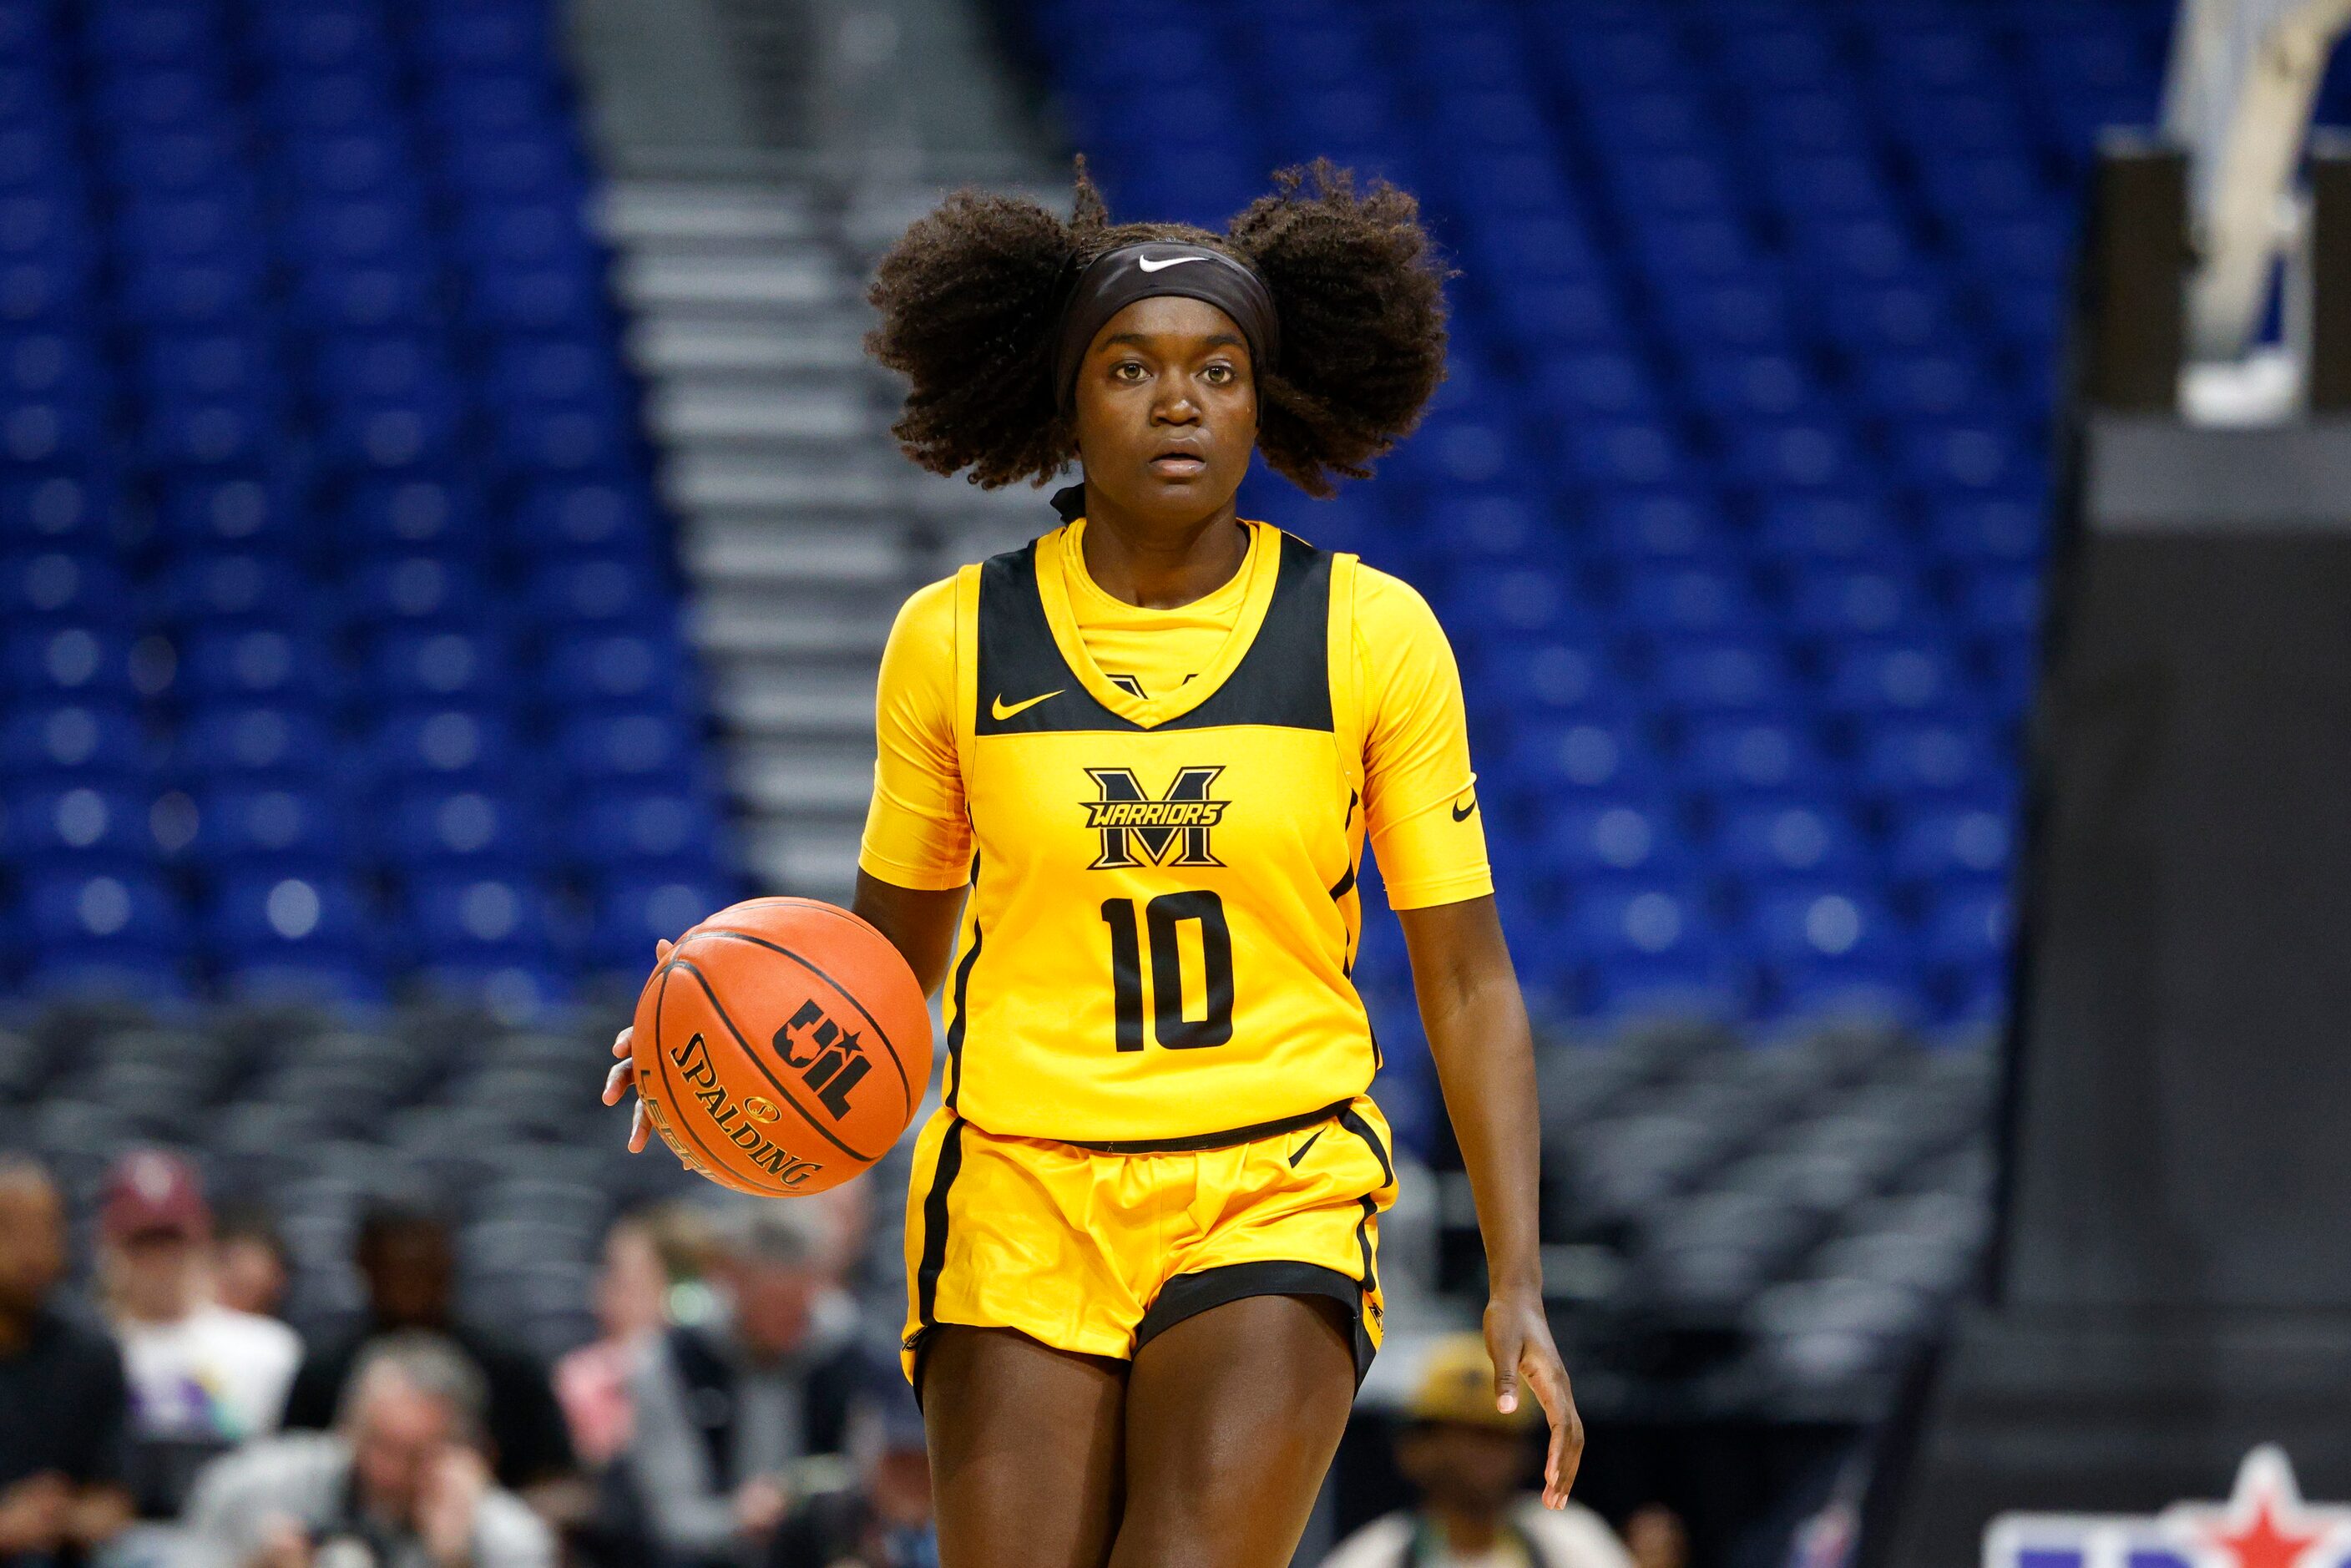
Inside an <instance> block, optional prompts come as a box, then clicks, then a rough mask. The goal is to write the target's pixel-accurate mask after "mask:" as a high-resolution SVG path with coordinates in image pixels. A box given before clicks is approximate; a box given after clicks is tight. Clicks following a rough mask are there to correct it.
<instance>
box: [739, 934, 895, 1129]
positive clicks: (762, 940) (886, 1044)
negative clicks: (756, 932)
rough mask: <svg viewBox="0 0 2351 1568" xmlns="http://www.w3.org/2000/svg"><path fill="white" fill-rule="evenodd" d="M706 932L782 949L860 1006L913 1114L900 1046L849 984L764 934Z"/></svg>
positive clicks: (777, 950) (861, 1015)
mask: <svg viewBox="0 0 2351 1568" xmlns="http://www.w3.org/2000/svg"><path fill="white" fill-rule="evenodd" d="M703 935H704V936H724V937H725V938H726V940H728V941H729V942H748V943H750V944H751V945H752V946H755V947H765V948H766V949H767V950H768V952H770V953H780V954H782V955H783V956H785V957H787V958H789V959H790V960H791V961H792V962H793V963H795V964H798V965H799V967H801V968H803V969H806V970H807V971H808V972H809V973H810V974H811V975H814V976H815V977H817V978H818V979H820V980H822V981H823V982H824V983H825V984H826V985H828V986H831V988H833V991H834V993H835V994H836V995H838V996H841V997H845V998H848V1001H849V1005H850V1006H851V1007H852V1008H855V1009H857V1016H858V1017H859V1018H862V1019H864V1020H865V1022H866V1024H867V1026H868V1027H870V1028H871V1029H872V1030H873V1032H874V1034H875V1035H876V1036H878V1037H880V1039H881V1041H882V1049H883V1050H884V1051H888V1052H889V1053H890V1065H891V1066H892V1067H893V1069H895V1070H896V1071H897V1074H898V1089H899V1092H901V1093H902V1094H904V1097H905V1101H906V1114H908V1115H909V1116H911V1115H913V1114H914V1085H913V1084H912V1083H911V1082H908V1081H907V1078H906V1067H905V1064H904V1062H902V1061H899V1060H898V1048H897V1047H896V1046H895V1045H893V1044H892V1043H891V1042H890V1031H889V1030H885V1029H883V1027H882V1026H881V1024H880V1023H878V1022H876V1021H875V1020H874V1017H873V1015H872V1013H869V1012H867V1011H866V1010H865V1004H864V1003H863V1002H861V1001H859V1000H858V999H857V998H856V997H855V996H853V995H852V994H851V993H850V991H849V990H848V989H847V988H845V987H843V986H842V985H841V982H840V981H838V980H836V979H834V978H833V977H831V975H828V974H826V973H825V972H824V971H823V970H822V969H820V968H818V967H816V966H815V965H814V964H811V963H810V962H809V961H808V960H807V959H806V958H803V957H801V956H799V954H798V953H795V952H793V951H792V950H791V949H790V948H789V947H785V946H779V945H778V944H776V943H773V942H770V941H768V939H767V938H766V937H765V936H752V935H751V934H750V933H749V932H747V931H730V930H727V929H726V927H724V926H721V927H720V928H719V929H717V930H716V931H705V932H704V933H703ZM891 951H892V952H893V953H894V952H896V951H897V949H896V948H894V947H893V948H892V949H891Z"/></svg>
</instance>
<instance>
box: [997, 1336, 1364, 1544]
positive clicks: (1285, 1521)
mask: <svg viewBox="0 0 2351 1568" xmlns="http://www.w3.org/2000/svg"><path fill="white" fill-rule="evenodd" d="M1354 1402H1355V1351H1354V1325H1353V1322H1350V1321H1349V1320H1348V1317H1347V1314H1346V1312H1345V1311H1344V1309H1343V1308H1342V1307H1341V1306H1340V1305H1339V1304H1338V1303H1337V1302H1335V1301H1328V1300H1324V1299H1322V1298H1319V1297H1306V1296H1245V1297H1243V1298H1242V1299H1241V1300H1239V1301H1228V1302H1227V1303H1225V1304H1224V1305H1222V1306H1218V1307H1211V1308H1209V1309H1208V1310H1207V1311H1206V1312H1200V1313H1197V1314H1196V1315H1195V1316H1192V1317H1188V1318H1186V1319H1185V1320H1183V1321H1182V1322H1178V1323H1176V1324H1175V1325H1174V1326H1173V1327H1171V1328H1169V1329H1167V1330H1166V1331H1165V1332H1164V1333H1160V1334H1158V1335H1157V1336H1156V1337H1155V1338H1154V1339H1152V1340H1151V1341H1150V1343H1147V1344H1145V1345H1144V1346H1143V1348H1142V1349H1141V1350H1140V1351H1138V1352H1137V1353H1136V1354H1135V1358H1134V1368H1133V1370H1132V1371H1131V1372H1130V1373H1129V1374H1128V1375H1127V1385H1126V1499H1125V1509H1124V1511H1123V1515H1122V1517H1121V1520H1120V1523H1119V1529H1118V1540H1117V1543H1116V1544H1115V1545H1114V1546H1113V1548H1112V1551H1111V1555H1110V1563H1111V1565H1112V1568H1191V1565H1194V1564H1196V1565H1198V1568H1285V1565H1286V1564H1287V1563H1289V1562H1290V1553H1291V1552H1294V1551H1295V1550H1296V1549H1297V1546H1298V1538H1299V1536H1300V1535H1301V1533H1302V1532H1303V1531H1305V1529H1306V1521H1307V1516H1308V1515H1309V1514H1311V1512H1312V1511H1313V1509H1314V1499H1315V1495H1316V1493H1317V1492H1318V1491H1320V1490H1321V1489H1322V1477H1323V1474H1324V1472H1325V1471H1327V1470H1328V1469H1330V1468H1331V1458H1332V1455H1334V1454H1336V1453H1337V1452H1338V1451H1339V1438H1340V1437H1341V1436H1342V1435H1343V1433H1344V1432H1345V1430H1346V1427H1347V1413H1348V1411H1349V1410H1350V1409H1351V1408H1353V1405H1354ZM958 1568H960V1565H958Z"/></svg>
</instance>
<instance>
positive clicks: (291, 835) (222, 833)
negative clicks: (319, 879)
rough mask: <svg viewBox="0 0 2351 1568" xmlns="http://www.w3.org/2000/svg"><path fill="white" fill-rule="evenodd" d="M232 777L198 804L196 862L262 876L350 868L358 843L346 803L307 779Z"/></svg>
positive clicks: (191, 844) (191, 847) (191, 845)
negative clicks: (268, 871) (267, 870)
mask: <svg viewBox="0 0 2351 1568" xmlns="http://www.w3.org/2000/svg"><path fill="white" fill-rule="evenodd" d="M233 779H234V776H233V775H232V776H229V778H228V779H225V780H224V782H222V783H221V784H219V785H216V786H215V787H214V788H212V789H207V790H205V791H204V793H203V794H202V795H201V796H199V797H198V798H197V799H196V800H194V801H193V802H192V804H193V819H192V820H193V832H192V833H191V834H190V836H189V839H188V842H187V844H186V853H187V854H188V855H189V856H190V857H191V858H193V859H194V860H196V861H198V862H203V863H204V864H206V865H209V866H212V867H214V868H215V869H217V870H220V871H225V872H235V873H239V874H245V875H258V874H261V873H262V868H264V867H267V868H271V869H273V870H278V871H283V872H286V873H314V874H317V873H327V874H331V873H336V872H339V871H346V870H348V869H349V868H350V866H351V864H352V863H353V861H354V858H355V856H356V853H357V851H358V844H357V842H356V840H355V837H354V834H353V822H352V820H351V817H350V814H349V813H348V811H347V810H346V808H345V806H344V805H343V803H342V801H341V800H340V799H339V798H338V797H337V796H336V795H335V794H334V793H333V792H332V791H331V790H330V789H327V788H323V787H321V786H319V785H318V784H315V783H311V782H308V781H294V780H288V781H287V782H286V783H283V784H263V785H256V784H252V783H245V782H237V781H233Z"/></svg>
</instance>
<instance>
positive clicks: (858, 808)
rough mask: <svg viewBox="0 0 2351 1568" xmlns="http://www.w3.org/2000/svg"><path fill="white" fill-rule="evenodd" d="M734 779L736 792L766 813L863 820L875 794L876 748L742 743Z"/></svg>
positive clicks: (731, 772)
mask: <svg viewBox="0 0 2351 1568" xmlns="http://www.w3.org/2000/svg"><path fill="white" fill-rule="evenodd" d="M729 776H730V778H731V779H732V781H733V783H734V786H735V792H736V793H737V795H740V796H741V797H742V798H743V799H744V800H747V801H748V802H749V803H751V804H752V805H753V806H755V807H757V808H758V809H759V810H763V811H820V812H827V811H829V812H831V813H833V814H835V815H840V816H847V815H850V814H852V813H855V814H859V815H862V814H863V812H864V810H865V806H866V802H867V801H868V800H871V799H872V795H873V746H872V741H871V740H868V741H867V742H866V743H865V745H864V746H863V747H862V748H860V749H856V750H851V749H849V748H847V747H820V746H814V745H810V744H809V743H806V742H802V741H739V742H737V745H736V747H735V762H734V767H733V768H731V769H730V770H729Z"/></svg>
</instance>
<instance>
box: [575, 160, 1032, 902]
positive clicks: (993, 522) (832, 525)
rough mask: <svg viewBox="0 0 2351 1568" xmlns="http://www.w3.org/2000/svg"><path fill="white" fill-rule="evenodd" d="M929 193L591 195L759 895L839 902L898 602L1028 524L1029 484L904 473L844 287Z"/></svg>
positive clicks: (813, 190)
mask: <svg viewBox="0 0 2351 1568" xmlns="http://www.w3.org/2000/svg"><path fill="white" fill-rule="evenodd" d="M935 195H936V193H935V190H925V189H921V188H903V189H901V188H883V189H872V188H868V189H866V190H865V191H863V192H862V193H860V194H857V195H854V196H852V197H850V198H847V199H843V198H842V197H841V196H839V195H838V194H835V193H832V192H831V191H830V190H829V189H828V188H827V187H825V186H823V185H820V184H819V183H815V182H791V181H786V180H776V179H770V180H766V181H761V182H758V183H735V182H726V181H711V180H698V181H679V180H637V181H624V182H622V183H618V184H616V185H615V186H613V187H612V188H611V192H610V193H609V195H608V196H607V198H606V200H605V203H604V206H603V214H602V222H603V226H604V230H605V232H606V234H607V235H608V237H609V238H610V240H611V243H612V245H613V246H614V247H615V249H616V251H617V252H618V253H619V255H620V256H621V258H622V259H621V263H620V266H619V268H618V272H617V284H618V287H619V289H620V291H621V293H622V299H623V303H624V304H625V305H626V306H627V307H628V308H629V309H630V311H631V313H632V316H633V318H634V324H633V326H632V329H631V332H630V338H629V342H630V350H631V353H632V357H633V359H634V361H635V363H636V365H637V367H638V369H639V371H640V372H641V373H642V374H643V377H644V378H645V382H646V385H647V393H648V406H647V417H648V421H649V423H650V425H651V428H652V431H653V435H654V437H655V438H656V440H657V441H658V442H659V443H660V444H661V445H662V447H663V449H664V475H663V483H664V489H665V491H666V494H667V498H668V500H669V502H670V504H671V506H672V507H673V508H674V510H675V512H676V513H677V515H678V517H679V518H680V523H681V528H682V535H681V539H680V548H681V550H682V553H683V556H684V563H685V565H686V568H687V570H688V571H689V573H690V575H691V577H692V578H693V580H694V581H695V611H694V616H695V621H694V634H695V639H696V642H697V643H698V645H699V647H700V650H701V653H702V657H703V660H704V664H705V671H706V672H707V676H708V679H709V681H710V683H711V695H712V699H713V706H714V708H715V710H716V714H717V716H718V718H719V721H720V723H721V724H722V725H723V726H725V727H726V730H727V731H728V737H727V738H728V752H727V755H728V764H729V773H730V781H731V784H732V787H733V789H734V792H735V794H736V797H737V802H738V806H739V810H740V821H742V823H743V825H744V828H745V830H746V831H745V838H746V843H747V848H748V851H749V855H750V859H751V862H752V869H753V871H754V874H755V875H757V876H758V878H759V879H760V880H762V881H763V882H764V883H766V884H767V885H768V887H769V888H770V889H772V890H775V891H779V892H789V893H799V894H808V895H810V896H813V897H820V898H826V899H831V900H835V901H845V900H846V898H847V895H848V893H849V890H850V888H851V886H852V883H853V880H854V875H855V866H856V852H857V840H858V833H859V831H860V829H861V827H862V823H863V820H864V812H865V805H866V801H867V800H868V798H869V797H870V795H871V793H872V761H873V690H874V671H875V667H876V664H877V661H878V660H879V657H880V654H881V651H882V645H883V641H884V639H885V638H886V636H887V634H888V632H889V628H890V622H891V618H892V617H893V615H894V614H895V612H896V611H897V607H898V605H899V603H900V602H901V601H903V600H904V597H905V595H906V593H907V592H908V591H911V590H912V589H913V588H914V587H916V586H919V585H920V584H921V583H923V582H925V581H927V580H932V579H934V578H936V577H940V576H944V575H946V573H947V572H948V571H951V570H953V569H954V568H955V566H956V565H957V564H958V563H960V562H962V561H965V560H971V559H977V558H978V557H980V556H982V555H985V554H987V553H989V552H991V551H993V550H997V549H1004V548H1006V547H1007V546H1008V545H1011V544H1017V543H1019V541H1020V540H1022V539H1025V538H1029V537H1030V536H1032V535H1034V534H1036V533H1038V532H1040V531H1041V530H1042V529H1043V528H1045V527H1046V526H1047V525H1048V524H1050V521H1051V514H1050V510H1049V509H1048V508H1047V507H1046V505H1045V502H1044V498H1043V497H1042V496H1040V495H1039V494H1037V493H1035V492H1033V491H1029V490H1028V489H1025V488H1023V489H1019V490H1015V491H1011V492H1002V493H998V494H996V495H989V494H987V493H984V492H981V491H979V490H977V489H974V488H973V487H971V486H967V485H964V484H960V483H956V482H953V481H945V480H938V479H935V478H932V477H930V476H925V475H922V474H919V473H918V472H916V470H915V469H914V467H913V466H912V465H910V464H908V463H907V462H906V461H905V460H904V458H903V457H901V456H899V455H897V452H896V450H895V447H894V445H893V443H892V441H891V439H890V435H889V432H888V426H889V423H890V420H891V417H892V412H893V409H894V407H895V404H896V402H897V389H896V387H895V386H894V385H893V383H892V382H891V380H890V378H888V377H887V376H886V375H884V374H883V372H882V371H878V370H877V369H875V368H873V367H872V366H871V365H870V364H869V363H868V362H867V361H865V359H864V358H863V355H862V351H861V350H860V348H859V339H860V337H861V335H862V332H863V330H864V328H865V325H866V320H867V316H868V310H867V308H866V306H865V304H864V303H863V300H862V279H863V278H864V277H866V276H867V275H868V273H869V272H870V270H871V265H872V257H873V256H875V255H876V254H878V252H879V249H880V247H881V246H883V245H886V244H887V243H888V241H889V239H890V238H891V237H893V236H894V235H895V234H896V233H897V232H898V231H899V230H900V229H901V228H902V227H903V226H904V221H905V219H906V218H907V217H909V216H911V215H912V214H914V213H915V212H919V211H920V210H921V209H922V208H923V207H924V206H925V205H926V204H928V202H930V201H932V200H935Z"/></svg>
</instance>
